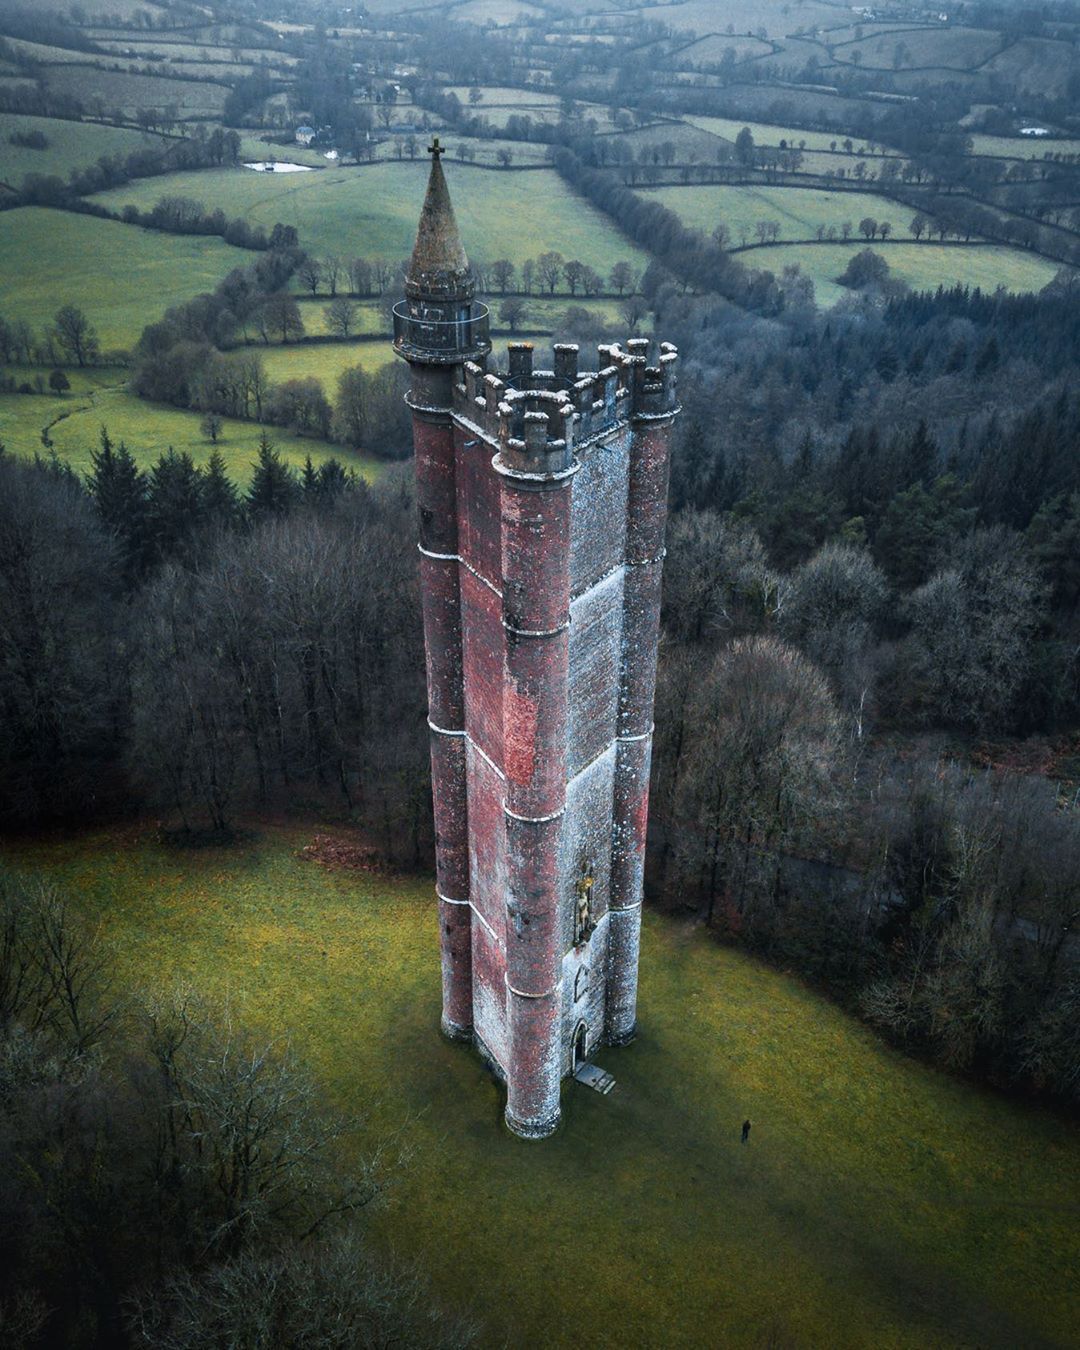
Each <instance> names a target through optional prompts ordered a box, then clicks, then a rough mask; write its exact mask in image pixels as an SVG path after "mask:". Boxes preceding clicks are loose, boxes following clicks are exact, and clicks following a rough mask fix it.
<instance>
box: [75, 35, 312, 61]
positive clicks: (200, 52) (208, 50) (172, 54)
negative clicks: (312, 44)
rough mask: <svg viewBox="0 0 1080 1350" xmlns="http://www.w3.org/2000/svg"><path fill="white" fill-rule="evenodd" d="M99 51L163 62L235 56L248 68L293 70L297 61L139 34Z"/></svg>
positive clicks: (269, 50) (268, 51) (256, 50)
mask: <svg viewBox="0 0 1080 1350" xmlns="http://www.w3.org/2000/svg"><path fill="white" fill-rule="evenodd" d="M98 46H99V47H104V48H105V50H106V51H109V52H114V53H115V54H116V55H117V56H127V55H128V53H129V52H134V53H135V54H136V56H149V55H151V54H157V55H161V56H164V57H165V59H166V61H178V62H184V61H204V62H216V61H226V62H230V63H231V62H232V61H233V59H234V58H233V52H234V51H235V52H238V53H239V56H240V61H241V62H246V63H248V64H250V65H258V64H259V63H260V62H261V61H270V62H272V63H273V64H274V65H275V66H292V65H295V64H296V57H295V56H289V55H287V54H286V53H285V52H279V51H278V50H277V49H276V48H274V47H242V46H237V47H235V48H234V47H232V46H218V45H215V44H214V43H208V42H190V41H188V42H185V41H183V40H182V39H180V40H177V41H170V39H169V38H168V37H167V36H160V37H159V36H158V35H156V34H152V35H147V34H145V33H144V34H142V35H141V36H139V37H134V36H128V37H123V38H117V39H113V40H110V41H103V42H101V41H99V43H98Z"/></svg>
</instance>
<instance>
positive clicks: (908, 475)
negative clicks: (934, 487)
mask: <svg viewBox="0 0 1080 1350" xmlns="http://www.w3.org/2000/svg"><path fill="white" fill-rule="evenodd" d="M904 458H905V473H904V479H905V481H904V484H903V486H904V487H907V486H909V485H910V484H914V483H923V484H927V483H932V482H933V480H934V479H935V478H936V477H937V459H938V448H937V442H936V441H935V440H934V438H933V436H931V435H930V431H929V429H928V428H927V425H926V423H925V422H924V421H922V420H921V419H920V421H919V425H918V426H917V427H916V428H915V435H914V436H913V437H912V438H911V441H910V442H909V444H908V447H907V454H906V455H905V457H904Z"/></svg>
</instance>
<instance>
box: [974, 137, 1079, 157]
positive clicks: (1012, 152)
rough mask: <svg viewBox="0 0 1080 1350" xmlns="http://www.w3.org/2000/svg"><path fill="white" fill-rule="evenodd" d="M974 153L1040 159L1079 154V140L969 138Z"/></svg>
mask: <svg viewBox="0 0 1080 1350" xmlns="http://www.w3.org/2000/svg"><path fill="white" fill-rule="evenodd" d="M971 148H972V152H973V153H974V154H976V155H1004V156H1006V157H1007V158H1009V159H1042V158H1043V156H1044V155H1076V154H1080V141H1068V140H1060V141H1059V140H1056V139H1055V140H1051V139H1050V137H1048V136H984V135H982V134H981V133H980V132H976V133H975V134H974V135H973V136H972V138H971Z"/></svg>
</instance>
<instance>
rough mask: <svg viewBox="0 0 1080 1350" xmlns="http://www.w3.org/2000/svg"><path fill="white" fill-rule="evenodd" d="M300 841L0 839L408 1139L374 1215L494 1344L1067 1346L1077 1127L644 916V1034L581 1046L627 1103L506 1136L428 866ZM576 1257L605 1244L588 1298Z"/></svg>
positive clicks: (129, 963)
mask: <svg viewBox="0 0 1080 1350" xmlns="http://www.w3.org/2000/svg"><path fill="white" fill-rule="evenodd" d="M314 828H316V827H314V826H313V827H311V828H308V829H303V828H300V827H289V828H278V827H267V828H264V829H260V830H258V831H257V832H255V833H254V834H253V835H252V836H250V837H248V838H247V839H246V840H245V841H244V842H241V843H238V844H236V845H234V846H232V847H230V848H227V849H226V848H204V849H200V850H198V851H194V850H191V851H184V852H178V851H174V850H170V849H168V848H166V847H164V846H162V845H159V844H158V843H156V842H155V841H154V838H153V833H152V831H151V830H146V831H142V832H140V831H139V830H138V829H137V828H132V829H128V830H126V831H122V832H121V831H118V832H116V833H115V834H113V835H110V834H105V833H98V834H88V835H83V836H82V837H79V838H74V839H67V840H62V841H46V842H34V843H29V842H18V843H12V844H11V845H9V847H8V848H7V849H6V856H7V861H8V862H9V863H11V864H14V865H16V866H19V867H22V868H26V869H38V870H40V871H42V872H44V873H47V874H48V875H50V876H51V877H53V878H54V879H56V880H57V881H58V882H59V883H60V884H62V885H64V886H66V887H67V888H68V889H69V890H70V892H71V893H72V895H73V896H74V897H75V898H76V901H77V904H78V905H79V906H80V907H81V908H82V909H83V911H84V912H85V913H87V914H88V915H89V916H90V918H91V919H92V920H93V921H94V923H95V924H96V925H98V926H99V928H100V931H101V934H102V937H103V938H104V939H105V940H106V941H107V942H108V943H109V944H110V945H111V947H112V949H113V951H114V953H115V961H116V963H117V966H118V972H119V974H120V976H121V978H122V979H124V980H125V981H126V980H130V981H131V982H132V983H134V984H135V985H136V986H140V985H141V986H143V987H145V988H148V989H150V988H152V989H153V990H154V992H155V993H157V994H160V993H162V991H163V990H166V989H168V987H169V986H170V985H171V984H174V983H179V982H181V981H185V982H188V983H191V984H193V985H194V986H195V988H196V989H197V990H199V991H200V992H205V993H206V994H207V995H208V996H210V997H211V998H213V999H224V998H226V997H227V998H228V999H229V1002H230V1006H231V1008H232V1011H233V1014H234V1015H235V1016H236V1017H237V1018H238V1019H239V1020H241V1021H242V1022H246V1023H248V1024H250V1025H253V1026H255V1027H256V1028H258V1029H259V1030H260V1031H262V1032H263V1033H265V1034H268V1035H274V1036H284V1037H288V1039H289V1040H290V1042H291V1043H292V1046H293V1048H294V1049H295V1050H296V1052H297V1053H298V1054H299V1055H300V1056H301V1058H302V1059H304V1060H306V1061H307V1062H308V1063H309V1064H310V1065H311V1066H312V1069H313V1072H314V1073H315V1074H316V1075H317V1077H318V1078H319V1079H320V1080H321V1082H322V1083H323V1085H324V1087H325V1089H326V1091H327V1093H328V1094H329V1096H330V1097H331V1099H332V1100H333V1101H334V1102H335V1103H336V1104H338V1105H339V1106H341V1107H343V1108H345V1109H347V1110H349V1111H352V1112H362V1113H364V1114H365V1115H366V1116H368V1117H369V1120H370V1125H369V1128H370V1129H371V1130H372V1131H373V1133H374V1135H375V1136H376V1137H378V1136H379V1135H381V1134H382V1133H383V1132H386V1131H389V1130H393V1129H397V1128H400V1127H404V1130H405V1132H406V1140H407V1142H408V1144H409V1145H410V1146H411V1149H412V1160H411V1165H410V1166H409V1168H408V1169H407V1170H406V1171H405V1172H404V1173H403V1174H402V1175H401V1177H400V1179H399V1182H398V1184H397V1186H395V1187H394V1188H393V1198H392V1200H391V1201H390V1203H388V1204H387V1205H386V1206H385V1207H384V1208H382V1209H381V1210H378V1211H376V1212H373V1213H372V1215H371V1217H370V1219H369V1221H368V1222H369V1224H370V1228H369V1229H368V1231H369V1233H370V1236H371V1239H372V1241H373V1242H375V1243H377V1244H383V1245H385V1246H387V1247H390V1248H392V1249H393V1250H394V1251H396V1252H397V1253H398V1254H399V1255H400V1256H404V1257H411V1258H415V1259H418V1260H419V1261H420V1262H421V1263H422V1264H423V1265H424V1266H425V1267H426V1268H427V1269H428V1270H430V1272H431V1274H432V1277H433V1279H434V1281H435V1282H436V1285H437V1287H438V1292H439V1293H440V1294H441V1295H442V1296H443V1297H444V1298H445V1299H446V1300H447V1301H449V1302H450V1303H454V1302H455V1301H457V1300H458V1299H461V1298H462V1297H465V1298H467V1299H468V1300H469V1301H470V1302H471V1303H472V1304H473V1306H474V1308H475V1311H476V1312H477V1314H478V1315H479V1316H480V1317H481V1318H482V1319H483V1322H484V1333H483V1334H482V1336H481V1339H480V1344H481V1345H482V1346H497V1345H503V1344H513V1345H521V1346H529V1347H534V1346H539V1345H541V1344H544V1345H551V1346H571V1345H582V1344H584V1345H613V1344H616V1343H618V1344H633V1345H641V1346H661V1345H662V1346H692V1345H698V1346H700V1345H701V1343H702V1340H701V1336H702V1330H703V1328H704V1327H709V1328H711V1329H712V1330H713V1331H715V1329H716V1328H717V1327H718V1326H719V1327H722V1328H723V1343H724V1344H729V1345H736V1346H763V1345H774V1346H775V1345H800V1346H826V1345H827V1346H830V1347H837V1350H848V1348H849V1347H850V1348H851V1350H855V1347H866V1346H868V1345H873V1346H882V1347H884V1346H888V1347H892V1348H893V1350H900V1348H901V1347H912V1350H914V1348H915V1347H918V1348H919V1350H923V1347H927V1346H930V1345H933V1346H936V1347H945V1346H956V1347H960V1346H973V1345H978V1346H980V1347H983V1348H984V1350H997V1348H998V1347H1000V1348H1001V1350H1006V1348H1007V1350H1015V1347H1017V1346H1036V1345H1043V1346H1050V1345H1062V1346H1063V1345H1065V1344H1068V1343H1070V1342H1071V1341H1072V1339H1073V1331H1074V1329H1075V1326H1076V1324H1077V1319H1078V1318H1080V1305H1078V1293H1077V1287H1076V1283H1075V1280H1074V1274H1075V1270H1076V1267H1077V1263H1078V1262H1080V1229H1078V1228H1077V1225H1076V1224H1075V1221H1074V1214H1073V1207H1072V1206H1071V1204H1070V1203H1069V1202H1068V1198H1069V1197H1071V1196H1074V1195H1076V1194H1077V1193H1078V1192H1080V1144H1078V1141H1077V1138H1076V1134H1075V1131H1074V1130H1073V1128H1072V1127H1071V1125H1070V1124H1069V1123H1068V1122H1067V1121H1065V1120H1063V1119H1058V1118H1056V1117H1054V1116H1052V1115H1050V1114H1047V1113H1041V1112H1039V1111H1036V1110H1034V1109H1032V1108H1030V1107H1027V1106H1021V1105H1018V1104H1013V1103H1011V1102H1009V1101H1007V1100H1005V1099H1004V1098H1001V1097H997V1096H994V1095H992V1094H991V1093H989V1092H984V1091H980V1090H977V1089H974V1088H972V1087H969V1086H967V1085H966V1084H964V1083H963V1082H961V1081H959V1080H956V1079H953V1078H950V1077H947V1076H945V1075H943V1074H939V1073H936V1072H934V1071H932V1070H930V1069H928V1068H926V1067H924V1066H923V1065H921V1064H919V1063H918V1062H916V1061H915V1060H912V1059H908V1058H905V1057H903V1056H901V1055H899V1054H897V1053H895V1052H893V1051H891V1050H890V1049H889V1048H888V1047H886V1046H885V1045H884V1044H883V1043H882V1042H881V1041H880V1040H878V1039H877V1038H876V1037H875V1036H873V1035H872V1034H871V1033H870V1032H869V1031H867V1030H866V1029H865V1028H863V1027H861V1026H860V1025H859V1024H857V1023H855V1022H853V1021H852V1020H850V1019H849V1018H848V1017H847V1016H846V1015H845V1014H844V1013H843V1012H841V1011H840V1010H839V1009H837V1008H836V1007H834V1006H832V1005H830V1004H829V1003H827V1002H825V1001H824V1000H823V999H821V998H820V997H819V996H818V995H816V994H815V993H813V992H812V991H810V990H808V989H806V988H804V987H803V986H801V985H800V984H799V983H797V982H796V981H795V980H793V979H790V978H787V977H785V976H783V975H782V974H779V973H776V972H774V971H771V970H769V969H767V968H765V967H762V966H760V965H757V964H756V963H754V962H753V961H752V960H750V959H749V958H747V957H745V956H742V955H740V954H738V953H735V952H732V951H729V950H726V949H724V948H721V947H719V946H718V945H716V944H715V943H713V942H711V941H710V940H708V939H707V938H706V937H704V936H703V935H702V934H701V932H700V930H698V929H695V928H694V927H693V926H691V925H689V924H686V923H676V922H673V921H671V920H666V919H664V918H660V917H657V916H655V915H653V914H651V913H649V912H648V911H647V912H646V917H645V930H644V934H643V942H642V967H641V997H640V1018H641V1022H640V1033H639V1037H638V1040H637V1041H636V1042H635V1044H634V1045H632V1046H630V1047H628V1048H626V1049H622V1050H612V1049H606V1050H603V1051H602V1052H600V1054H599V1055H598V1059H599V1061H600V1062H601V1064H602V1066H603V1067H604V1068H606V1069H608V1070H610V1071H611V1072H612V1073H613V1075H614V1077H615V1079H616V1081H617V1087H616V1089H615V1091H614V1092H613V1093H612V1094H611V1095H610V1096H608V1097H599V1096H597V1095H596V1094H593V1093H590V1092H588V1091H586V1090H584V1089H583V1088H581V1087H580V1086H579V1085H577V1084H573V1083H570V1084H567V1085H565V1086H564V1092H563V1109H564V1124H563V1126H562V1128H561V1129H560V1131H559V1133H558V1134H557V1135H556V1136H555V1137H554V1138H552V1139H551V1140H549V1141H547V1142H545V1143H544V1144H543V1145H542V1146H541V1145H531V1144H526V1143H523V1142H522V1141H520V1140H517V1139H514V1138H513V1137H512V1136H510V1135H509V1134H508V1133H507V1131H506V1130H505V1129H504V1128H503V1126H502V1123H501V1119H500V1117H501V1106H502V1101H501V1096H502V1094H501V1092H500V1090H499V1089H498V1087H497V1085H496V1084H495V1082H494V1081H493V1080H492V1078H491V1077H490V1075H489V1074H488V1073H487V1072H486V1071H485V1070H484V1069H483V1067H482V1066H481V1064H480V1062H479V1060H478V1059H477V1057H476V1056H475V1055H473V1054H472V1053H471V1052H469V1051H468V1050H466V1049H464V1048H462V1047H460V1046H454V1045H451V1044H449V1043H448V1042H446V1041H445V1040H443V1039H442V1038H441V1037H440V1036H439V1034H438V1031H437V1027H438V1018H439V967H438V941H437V922H436V913H435V908H434V905H433V903H432V898H431V897H432V882H431V881H430V879H428V878H410V877H394V878H384V877H379V876H377V875H371V874H367V873H359V872H345V873H335V872H332V871H327V870H324V869H323V868H321V867H319V866H318V865H316V864H313V863H311V862H306V861H303V860H302V859H301V858H300V857H299V856H298V854H299V850H300V849H301V848H302V847H303V846H304V845H305V844H306V843H307V842H308V841H309V839H310V837H311V834H312V831H313V829H314ZM319 828H325V827H319ZM745 1117H749V1118H750V1119H751V1120H752V1121H753V1122H754V1133H753V1135H752V1138H751V1142H750V1144H749V1145H748V1146H747V1147H745V1148H744V1147H742V1146H740V1144H739V1142H738V1127H739V1122H740V1121H742V1120H743V1119H744V1118H745ZM362 1143H363V1140H362V1138H361V1137H358V1136H354V1137H353V1138H351V1139H350V1140H349V1144H350V1146H351V1147H362ZM676 1143H677V1146H675V1145H676ZM615 1183H617V1184H615ZM628 1234H631V1235H632V1240H628V1238H627V1235H628ZM576 1250H581V1251H590V1252H609V1253H618V1260H603V1261H598V1262H596V1263H595V1264H594V1265H593V1266H591V1267H590V1277H589V1297H588V1298H587V1299H583V1298H582V1297H581V1287H580V1278H579V1273H578V1266H577V1264H576V1263H575V1262H574V1261H573V1260H572V1259H570V1255H571V1254H572V1253H573V1252H574V1251H576ZM447 1252H453V1253H454V1260H453V1261H452V1262H448V1261H447V1260H446V1259H445V1256H446V1253H447ZM508 1252H512V1253H513V1260H512V1261H507V1259H506V1256H507V1253H508ZM615 1327H617V1328H618V1329H619V1340H618V1342H616V1341H614V1340H613V1337H612V1329H613V1328H615ZM539 1328H545V1329H546V1330H545V1332H544V1334H543V1335H542V1336H541V1335H539V1334H537V1330H536V1329H539ZM560 1328H561V1329H562V1330H560ZM713 1343H716V1344H719V1343H720V1342H719V1341H714V1342H713Z"/></svg>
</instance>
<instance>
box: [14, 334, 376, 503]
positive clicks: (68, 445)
mask: <svg viewBox="0 0 1080 1350" xmlns="http://www.w3.org/2000/svg"><path fill="white" fill-rule="evenodd" d="M311 350H318V349H317V348H311ZM268 364H269V363H268ZM350 364H351V363H350ZM290 373H291V372H290ZM297 373H304V374H306V373H308V372H306V371H302V372H297ZM105 374H106V373H105V372H102V376H103V379H104V378H105ZM71 376H72V383H73V385H75V388H74V389H73V390H72V392H71V393H69V394H64V395H63V396H62V397H60V398H57V397H55V396H49V395H37V394H33V395H32V394H0V442H2V443H3V444H4V445H5V446H6V447H7V449H8V450H9V451H10V452H11V453H13V454H17V455H25V456H27V457H32V456H33V455H36V454H40V455H47V454H49V453H50V452H55V453H56V455H57V456H58V457H59V458H60V459H62V460H65V461H66V462H67V463H69V464H71V465H72V466H73V467H74V468H75V469H77V470H78V471H79V472H80V473H84V474H85V473H89V472H90V469H91V467H92V461H91V455H92V452H93V451H95V450H96V449H97V448H98V444H99V439H100V433H101V428H102V427H103V426H105V427H107V428H108V431H109V435H110V436H111V437H112V439H113V440H114V441H123V442H124V443H125V444H126V445H127V447H128V449H129V450H130V451H131V453H132V454H133V455H134V457H135V459H136V462H137V463H138V464H140V465H141V466H142V467H143V468H149V467H150V465H152V464H153V463H154V462H155V460H157V459H158V457H159V456H160V455H161V454H163V453H164V451H166V450H168V449H169V448H170V447H171V448H172V449H174V450H176V451H186V452H187V453H188V454H189V455H190V456H191V458H192V459H193V460H194V461H195V463H196V464H200V465H201V464H205V463H206V461H207V460H208V459H209V458H210V455H211V454H212V453H213V451H214V449H215V446H214V444H213V442H212V441H211V440H210V438H209V437H208V436H206V435H204V434H203V432H202V429H201V427H200V425H199V424H200V422H201V420H202V417H201V414H199V413H197V412H187V411H185V410H183V409H180V408H170V407H167V406H165V405H163V404H157V403H147V402H145V401H144V400H143V399H139V398H136V397H135V396H134V395H133V394H129V393H128V392H127V389H126V387H125V386H124V384H122V383H120V380H121V379H122V378H123V372H122V371H121V372H117V371H113V372H111V377H112V382H111V383H102V384H101V385H100V386H98V387H91V386H90V382H89V381H79V382H76V379H75V374H74V372H71ZM271 376H272V378H273V379H285V378H288V374H287V373H285V372H278V371H271ZM80 386H82V387H81V388H80ZM327 392H328V394H329V395H330V396H331V397H332V396H333V392H334V387H333V381H328V382H327ZM43 431H45V432H46V434H47V436H48V438H49V441H50V442H51V445H46V444H45V442H44V441H43V440H42V432H43ZM261 434H262V428H261V427H259V426H258V425H256V423H254V422H242V421H238V420H236V419H234V418H231V417H226V418H224V419H223V423H222V429H221V433H220V435H219V436H218V440H217V447H216V448H217V449H218V451H219V452H220V453H221V456H222V458H223V459H224V461H225V464H226V467H227V468H228V471H229V474H230V476H231V477H232V478H233V479H234V481H235V482H237V483H239V484H241V485H243V484H245V483H246V482H247V480H248V478H249V477H250V475H251V468H252V465H253V464H254V463H255V460H256V458H257V455H258V448H259V437H260V436H261ZM267 434H268V435H269V437H270V439H271V440H272V441H273V443H274V446H275V447H276V449H277V450H278V451H279V452H280V454H281V457H282V459H284V460H285V461H286V462H287V463H289V464H291V465H292V466H293V467H294V468H300V467H301V466H302V465H303V463H304V460H305V458H306V457H307V456H308V455H310V456H311V459H312V462H313V463H314V464H321V463H323V461H324V460H327V459H331V458H337V459H339V460H341V462H342V463H343V464H345V465H347V466H348V467H350V468H353V469H356V470H357V471H358V472H359V473H362V474H363V476H364V477H365V478H374V477H376V476H377V475H378V474H379V473H380V471H381V469H382V464H381V462H380V461H379V460H376V459H374V458H373V457H371V456H367V455H363V454H356V453H355V452H352V451H349V450H346V449H345V448H344V447H343V446H337V445H328V444H327V443H326V442H325V441H315V440H309V439H307V438H306V437H301V436H294V435H292V434H291V433H290V432H288V431H286V430H284V429H283V428H281V427H268V428H267Z"/></svg>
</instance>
